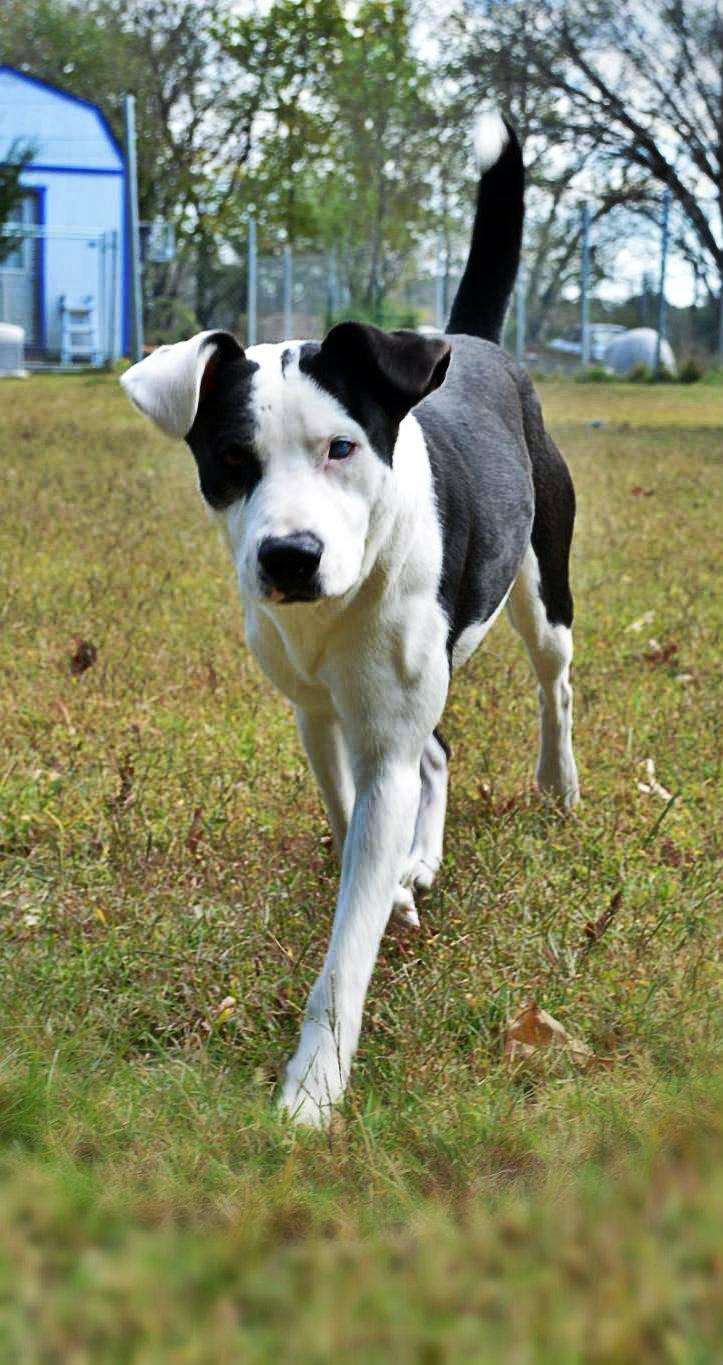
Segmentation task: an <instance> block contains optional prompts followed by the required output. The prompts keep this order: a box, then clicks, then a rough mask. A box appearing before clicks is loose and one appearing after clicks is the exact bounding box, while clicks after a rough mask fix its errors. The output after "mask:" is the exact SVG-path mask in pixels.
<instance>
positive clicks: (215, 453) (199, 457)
mask: <svg viewBox="0 0 723 1365" xmlns="http://www.w3.org/2000/svg"><path fill="white" fill-rule="evenodd" d="M258 368H259V367H258V365H257V364H256V362H255V361H253V360H247V359H246V357H245V356H243V355H236V356H233V357H232V358H230V359H226V358H225V357H224V356H221V359H220V362H219V364H218V366H217V367H216V369H215V371H214V374H213V378H212V381H211V383H210V385H209V387H208V390H207V391H206V392H205V393H204V394H203V395H202V398H201V402H200V403H199V407H198V412H197V413H196V419H195V421H194V423H193V426H192V427H191V430H190V431H189V433H188V435H187V437H186V441H187V443H188V445H189V446H190V447H191V450H192V451H193V453H194V455H195V457H196V463H197V465H198V477H199V482H200V485H201V492H202V493H203V496H204V498H205V499H206V501H207V502H208V503H209V504H210V505H211V507H214V508H215V509H216V511H221V510H222V509H223V508H224V507H229V506H230V505H231V503H232V502H236V501H237V500H238V499H239V498H248V497H250V496H251V494H252V493H253V491H254V488H255V487H256V485H257V483H258V482H259V480H260V478H261V464H260V461H259V457H258V453H257V450H256V445H255V440H254V436H255V429H256V422H255V418H254V411H253V405H252V403H251V386H252V379H253V375H254V374H255V372H256V370H257V369H258Z"/></svg>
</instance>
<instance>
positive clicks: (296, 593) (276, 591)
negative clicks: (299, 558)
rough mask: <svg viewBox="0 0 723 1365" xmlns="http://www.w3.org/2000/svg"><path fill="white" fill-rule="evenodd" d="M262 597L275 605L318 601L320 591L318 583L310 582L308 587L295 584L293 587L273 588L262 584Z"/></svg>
mask: <svg viewBox="0 0 723 1365" xmlns="http://www.w3.org/2000/svg"><path fill="white" fill-rule="evenodd" d="M262 587H263V592H264V597H265V598H266V600H267V601H268V602H273V603H274V605H275V606H280V607H281V606H290V605H291V603H293V602H318V601H319V599H320V597H321V595H322V593H321V588H320V587H319V585H318V584H314V583H310V584H309V586H308V587H301V586H296V587H294V588H287V589H283V588H274V587H272V586H271V585H266V584H262Z"/></svg>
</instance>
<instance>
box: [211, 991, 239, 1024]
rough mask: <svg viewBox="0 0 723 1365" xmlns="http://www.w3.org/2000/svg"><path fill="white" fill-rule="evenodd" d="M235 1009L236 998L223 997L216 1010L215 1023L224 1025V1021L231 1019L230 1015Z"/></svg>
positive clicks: (231, 996) (232, 996)
mask: <svg viewBox="0 0 723 1365" xmlns="http://www.w3.org/2000/svg"><path fill="white" fill-rule="evenodd" d="M235 1009H236V996H235V995H227V996H225V997H224V999H223V1000H222V1001H221V1004H220V1005H219V1007H218V1010H217V1012H216V1020H215V1022H216V1023H217V1024H225V1023H226V1020H227V1019H230V1018H231V1015H232V1014H233V1012H234V1010H235Z"/></svg>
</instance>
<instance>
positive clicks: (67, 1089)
mask: <svg viewBox="0 0 723 1365" xmlns="http://www.w3.org/2000/svg"><path fill="white" fill-rule="evenodd" d="M541 392H542V396H543V403H544V406H545V410H546V413H547V418H548V423H549V425H550V426H551V429H552V431H553V432H554V434H555V436H556V438H557V439H558V441H559V443H560V445H561V447H562V449H563V450H564V452H565V454H566V456H567V457H568V460H569V463H570V465H571V468H572V471H573V475H574V477H575V481H576V484H577V488H578V495H579V519H578V530H577V536H576V542H575V552H574V563H573V586H574V591H575V596H576V606H577V621H576V661H575V669H574V683H575V706H576V710H575V725H576V751H577V758H578V765H579V768H580V776H581V784H582V791H583V801H582V804H581V806H580V807H579V810H578V812H577V813H576V814H575V815H574V816H572V817H570V818H568V819H562V818H560V817H559V816H558V815H557V814H556V813H555V812H554V811H553V810H551V809H550V808H549V807H546V806H545V805H544V804H543V803H541V802H540V800H539V798H538V797H537V795H536V793H535V791H534V788H533V783H532V773H533V768H534V750H535V733H536V711H537V703H536V696H535V689H534V687H533V684H532V679H531V675H530V673H529V669H528V664H527V660H526V658H525V656H524V652H523V650H522V648H521V646H520V645H519V642H518V641H517V639H516V637H514V636H513V634H512V632H511V631H510V629H509V626H508V625H507V623H506V622H501V623H500V624H499V625H498V626H497V627H496V628H495V630H494V631H493V633H492V634H491V636H490V637H489V639H488V641H487V642H486V644H485V646H484V648H483V649H482V650H480V651H479V652H478V654H477V655H476V656H475V658H474V659H473V661H472V662H471V663H470V664H469V665H468V667H467V668H466V669H465V670H464V672H463V673H462V674H460V675H458V677H457V679H456V680H455V684H454V688H453V692H452V695H451V698H450V703H449V706H448V711H447V715H446V719H445V725H444V732H445V735H446V736H447V738H448V739H449V742H450V744H451V746H452V769H451V772H452V786H451V800H450V811H449V820H448V830H447V844H446V856H445V862H444V867H443V871H442V874H441V876H440V879H439V881H438V884H437V886H436V887H435V889H434V891H433V892H432V894H431V895H430V896H429V897H428V898H427V900H426V901H425V902H424V903H423V905H422V907H421V909H422V928H421V930H420V931H419V932H418V933H417V934H416V935H414V936H410V935H407V936H400V935H399V934H396V933H391V932H390V933H389V934H388V935H387V937H386V938H385V940H384V942H383V945H382V950H381V954H380V958H379V962H378V965H377V969H376V973H375V975H374V978H373V982H372V987H371V991H370V995H369V1000H368V1004H367V1011H366V1022H365V1029H364V1033H363V1038H362V1045H361V1049H360V1052H359V1056H358V1059H357V1064H356V1066H355V1070H354V1073H353V1080H352V1085H351V1088H350V1092H349V1096H348V1100H347V1102H346V1105H345V1107H344V1109H343V1110H342V1112H341V1113H340V1115H339V1117H338V1120H337V1121H335V1123H334V1125H333V1128H332V1130H331V1132H330V1133H329V1134H328V1135H319V1134H313V1133H309V1132H304V1131H291V1130H289V1129H288V1128H287V1127H285V1126H283V1125H282V1124H281V1123H280V1122H279V1121H278V1120H277V1119H276V1118H275V1117H274V1114H273V1110H272V1107H271V1097H272V1094H273V1088H274V1083H275V1079H276V1078H277V1076H278V1074H279V1070H280V1067H281V1066H282V1064H283V1061H284V1058H285V1057H286V1056H288V1054H289V1053H290V1051H291V1049H292V1047H293V1044H294V1039H295V1036H296V1033H297V1030H298V1027H299V1021H300V1011H301V1009H302V1007H303V1002H304V999H305V995H306V992H307V989H308V987H309V985H310V983H311V981H312V979H313V977H314V974H315V972H316V971H317V970H318V967H319V965H320V962H321V960H322V956H323V952H324V948H325V944H326V940H327V935H328V928H329V922H330V916H331V912H332V907H333V901H334V893H335V871H334V866H333V862H332V857H331V853H330V850H329V846H328V839H327V832H326V825H325V820H324V816H323V813H322V810H321V807H320V804H319V801H318V798H317V796H316V794H315V791H314V789H313V786H312V783H311V780H310V777H309V776H308V774H307V771H306V767H305V763H304V760H303V758H302V754H301V750H300V746H299V743H298V741H297V739H296V736H295V731H294V727H293V723H292V719H291V716H290V713H289V711H288V709H287V708H286V706H285V705H284V703H283V702H282V701H281V700H280V698H279V697H278V696H277V695H275V694H274V693H273V692H272V691H271V690H270V688H269V685H268V684H267V683H266V682H265V681H264V680H263V678H262V677H261V676H260V674H259V673H258V671H257V669H256V667H255V666H254V663H253V661H252V660H251V658H250V657H249V655H248V654H247V652H246V650H245V647H244V643H243V635H242V621H241V613H240V609H239V605H238V601H237V598H236V596H235V592H234V585H233V580H232V572H231V566H230V562H227V558H226V553H225V551H224V550H223V548H222V546H221V544H220V542H219V540H218V538H217V535H216V532H215V530H214V529H213V527H212V525H211V523H210V521H209V520H208V518H207V517H206V516H205V514H204V511H203V508H202V505H201V503H200V500H199V498H198V495H197V493H196V491H195V483H194V474H193V468H192V460H191V458H190V456H189V455H188V453H187V452H186V451H185V448H182V447H180V446H178V447H176V446H173V445H172V444H170V443H169V442H167V441H165V440H164V438H162V437H161V436H160V435H157V434H155V433H154V431H153V430H152V429H151V427H150V425H148V424H147V423H144V422H143V420H142V419H141V418H140V417H139V416H138V415H137V414H136V413H134V412H133V411H132V409H131V408H130V407H129V405H128V404H127V402H126V400H125V398H124V397H123V395H122V393H121V392H120V390H119V388H118V386H117V384H115V382H114V381H113V380H112V379H111V378H110V377H108V378H105V377H103V378H95V377H89V376H82V377H77V378H62V379H61V378H55V377H44V378H39V377H38V378H32V379H30V380H28V381H26V382H20V381H6V382H4V383H3V385H2V388H1V389H0V453H1V461H0V488H1V496H2V517H1V519H0V564H1V565H2V579H3V591H2V597H1V598H0V612H1V614H2V625H3V631H2V636H1V638H0V663H1V676H0V821H1V830H0V859H1V862H0V869H1V870H0V1365H6V1363H7V1365H171V1362H172V1363H173V1365H227V1363H228V1365H236V1362H241V1363H242V1365H246V1363H247V1362H248V1363H249V1365H257V1363H259V1365H260V1363H261V1362H264V1363H265V1362H274V1365H276V1363H278V1365H316V1362H319V1363H320V1365H321V1362H326V1361H335V1362H336V1361H339V1360H341V1359H344V1358H350V1359H352V1360H354V1361H355V1362H357V1361H358V1362H362V1365H386V1363H387V1362H389V1361H391V1360H393V1361H394V1362H395V1365H412V1363H413V1362H414V1363H415V1365H416V1362H424V1365H458V1362H470V1363H473V1362H474V1363H475V1365H588V1363H589V1365H721V1361H723V1354H722V1352H723V1346H722V1345H721V1343H722V1342H723V1234H722V1232H721V1229H723V1163H722V1162H721V1159H720V1151H721V1141H722V1140H723V1064H722V1060H721V989H720V987H721V913H720V909H721V907H720V889H719V882H718V875H719V874H718V872H717V869H716V835H717V830H716V823H717V821H718V827H719V808H718V807H717V802H718V800H719V798H718V787H717V784H718V779H719V773H720V758H721V734H720V714H721V710H720V708H721V697H720V687H719V679H720V645H721V606H720V602H721V594H720V541H721V521H720V506H721V502H720V496H721V479H720V468H721V456H722V454H723V449H722V447H723V440H722V437H721V427H722V426H723V390H722V389H720V388H716V387H708V386H702V385H698V386H694V387H688V388H685V387H683V386H679V385H665V386H661V387H659V388H651V387H647V386H632V385H605V386H593V385H580V384H575V383H558V384H552V383H550V384H543V385H542V386H541ZM651 765H652V766H651ZM532 999H534V1000H536V1001H537V1003H538V1004H539V1006H540V1007H543V1008H544V1009H546V1010H548V1011H549V1012H550V1013H551V1014H552V1015H553V1016H554V1017H555V1018H556V1019H557V1020H558V1021H559V1022H560V1023H561V1024H562V1025H564V1027H565V1028H566V1029H567V1030H568V1032H569V1033H570V1034H571V1035H572V1036H574V1037H575V1038H576V1039H579V1040H580V1041H581V1042H582V1043H583V1044H584V1045H585V1047H586V1048H587V1049H589V1053H587V1054H586V1060H585V1062H584V1064H583V1065H581V1064H580V1057H579V1056H577V1058H576V1057H575V1056H573V1055H571V1054H570V1052H569V1050H567V1049H564V1048H563V1049H558V1050H550V1051H544V1052H543V1051H535V1052H533V1053H532V1054H531V1055H530V1056H529V1057H528V1058H526V1059H524V1061H522V1062H515V1063H514V1064H510V1061H509V1059H508V1058H506V1057H505V1054H504V1042H505V1031H506V1027H507V1025H508V1023H509V1021H510V1019H511V1018H512V1017H513V1016H514V1015H515V1014H516V1013H517V1011H519V1010H520V1009H521V1008H522V1007H524V1006H525V1004H526V1003H527V1002H529V1001H530V1000H532Z"/></svg>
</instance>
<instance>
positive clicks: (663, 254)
mask: <svg viewBox="0 0 723 1365" xmlns="http://www.w3.org/2000/svg"><path fill="white" fill-rule="evenodd" d="M669 219H670V190H668V189H665V190H663V211H662V214H661V220H660V233H661V242H660V288H659V293H658V335H657V338H656V341H655V367H654V369H653V377H654V378H655V379H659V378H660V350H661V347H662V344H663V338H664V336H665V272H666V270H667V267H668V223H669Z"/></svg>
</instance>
